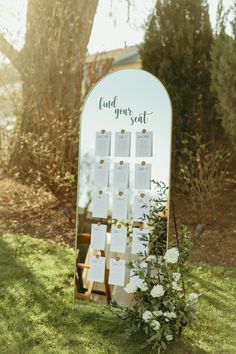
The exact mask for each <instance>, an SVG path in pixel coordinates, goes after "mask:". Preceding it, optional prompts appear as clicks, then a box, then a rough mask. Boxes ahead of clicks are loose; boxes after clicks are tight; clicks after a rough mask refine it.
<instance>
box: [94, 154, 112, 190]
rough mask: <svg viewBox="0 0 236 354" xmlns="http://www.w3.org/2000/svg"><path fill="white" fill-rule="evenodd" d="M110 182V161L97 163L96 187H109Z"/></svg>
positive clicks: (95, 173)
mask: <svg viewBox="0 0 236 354" xmlns="http://www.w3.org/2000/svg"><path fill="white" fill-rule="evenodd" d="M108 180H109V161H106V160H100V161H99V162H95V171H94V182H95V186H96V187H107V186H108Z"/></svg>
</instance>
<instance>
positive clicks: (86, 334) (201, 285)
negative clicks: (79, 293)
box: [0, 235, 236, 354]
mask: <svg viewBox="0 0 236 354" xmlns="http://www.w3.org/2000/svg"><path fill="white" fill-rule="evenodd" d="M73 260H74V257H73V251H71V250H69V249H64V248H63V247H58V246H56V245H54V244H53V243H51V242H44V241H42V240H39V239H34V238H31V237H26V236H16V235H5V236H3V237H2V236H1V237H0V284H1V287H0V352H1V354H20V353H24V354H31V353H36V354H42V353H47V354H51V353H54V354H58V353H61V354H74V353H81V354H84V353H86V354H108V353H114V354H124V353H126V354H137V353H142V352H143V350H142V349H141V346H142V343H143V341H144V340H145V336H144V335H143V334H142V333H138V334H137V335H135V336H133V337H132V340H130V339H127V338H124V336H123V335H122V333H123V326H124V323H123V321H122V322H119V321H118V320H117V318H116V316H114V314H112V313H111V312H110V311H106V310H105V308H104V306H103V305H98V304H93V303H91V302H82V301H77V302H76V304H75V308H74V310H73V307H72V299H73V272H72V271H71V270H72V269H73ZM190 279H191V280H193V281H194V287H193V288H192V290H193V291H194V292H198V293H203V295H202V298H201V301H200V302H199V318H200V321H199V325H198V328H197V329H195V328H186V329H185V331H184V335H183V336H182V339H181V341H180V342H179V343H174V345H173V346H171V347H170V348H169V350H168V353H169V354H187V353H188V354H204V353H209V354H222V353H223V352H225V353H226V352H227V353H228V354H234V353H235V348H236V342H235V329H236V325H235V318H236V313H235V305H234V302H235V291H236V285H235V279H236V270H235V269H227V268H219V267H217V268H209V267H204V266H195V267H194V268H193V272H192V275H191V278H190ZM145 352H146V353H147V354H149V353H150V354H154V353H156V352H155V351H154V352H153V351H151V350H150V349H149V348H147V349H146V350H145Z"/></svg>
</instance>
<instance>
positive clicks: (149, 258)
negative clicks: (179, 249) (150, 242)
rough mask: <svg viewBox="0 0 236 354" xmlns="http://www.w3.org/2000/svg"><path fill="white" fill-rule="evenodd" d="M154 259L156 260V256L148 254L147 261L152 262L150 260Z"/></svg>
mask: <svg viewBox="0 0 236 354" xmlns="http://www.w3.org/2000/svg"><path fill="white" fill-rule="evenodd" d="M156 260H157V258H156V256H153V255H150V256H148V257H147V261H148V262H152V261H156Z"/></svg>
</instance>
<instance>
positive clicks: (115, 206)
mask: <svg viewBox="0 0 236 354" xmlns="http://www.w3.org/2000/svg"><path fill="white" fill-rule="evenodd" d="M127 215H128V195H127V193H124V192H118V193H115V194H113V202H112V219H117V220H127Z"/></svg>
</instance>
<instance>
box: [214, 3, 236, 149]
mask: <svg viewBox="0 0 236 354" xmlns="http://www.w3.org/2000/svg"><path fill="white" fill-rule="evenodd" d="M233 12H234V18H233V21H232V23H231V25H232V35H228V34H226V32H225V25H226V24H225V22H226V15H225V13H224V12H223V10H222V9H221V13H220V14H219V16H220V19H219V22H220V26H219V29H218V33H217V35H216V40H215V45H214V47H213V49H212V91H213V92H214V93H215V94H216V96H217V103H216V108H217V111H218V113H219V116H220V118H221V120H222V126H223V127H224V129H225V132H226V134H227V135H228V137H229V139H230V141H231V143H232V144H233V145H234V147H236V105H235V102H236V90H235V87H236V76H235V72H236V3H235V5H234V8H233Z"/></svg>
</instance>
